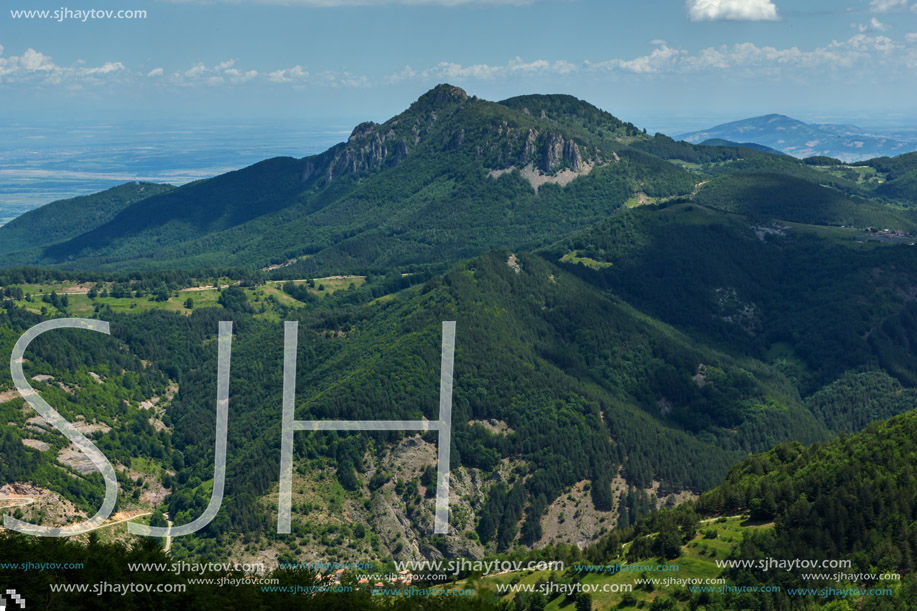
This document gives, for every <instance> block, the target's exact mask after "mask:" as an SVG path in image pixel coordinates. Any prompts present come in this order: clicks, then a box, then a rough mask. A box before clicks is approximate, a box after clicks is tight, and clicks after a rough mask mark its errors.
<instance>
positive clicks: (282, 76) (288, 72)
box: [267, 66, 309, 83]
mask: <svg viewBox="0 0 917 611" xmlns="http://www.w3.org/2000/svg"><path fill="white" fill-rule="evenodd" d="M308 76H309V73H308V72H306V71H305V70H303V68H302V66H293V67H292V68H286V69H285V70H275V71H274V72H271V73H270V74H268V75H267V80H269V81H271V82H272V83H289V82H292V81H302V80H305V79H306V78H308Z"/></svg>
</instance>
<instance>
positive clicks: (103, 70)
mask: <svg viewBox="0 0 917 611" xmlns="http://www.w3.org/2000/svg"><path fill="white" fill-rule="evenodd" d="M122 70H124V64H122V63H121V62H105V64H103V65H102V66H99V67H98V68H83V69H82V70H81V71H80V72H81V74H86V75H91V74H111V73H112V72H120V71H122Z"/></svg>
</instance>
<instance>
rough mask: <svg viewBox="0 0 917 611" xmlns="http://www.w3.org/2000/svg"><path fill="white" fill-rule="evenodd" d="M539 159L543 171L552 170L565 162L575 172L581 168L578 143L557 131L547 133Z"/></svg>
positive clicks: (581, 160) (581, 157)
mask: <svg viewBox="0 0 917 611" xmlns="http://www.w3.org/2000/svg"><path fill="white" fill-rule="evenodd" d="M541 159H542V161H541V169H542V171H544V172H553V171H554V170H556V169H557V168H559V167H561V166H562V165H565V164H566V165H567V166H569V167H570V169H572V170H573V171H575V172H580V171H582V169H583V156H582V153H580V149H579V145H577V144H576V142H574V141H573V140H570V139H567V138H564V137H563V136H562V135H561V134H557V133H552V134H548V135H547V137H546V141H545V143H544V145H543V153H542V158H541Z"/></svg>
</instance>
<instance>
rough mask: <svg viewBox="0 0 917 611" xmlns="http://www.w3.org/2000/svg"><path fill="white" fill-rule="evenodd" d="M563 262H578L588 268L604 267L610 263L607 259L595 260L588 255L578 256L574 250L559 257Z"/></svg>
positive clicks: (609, 265)
mask: <svg viewBox="0 0 917 611" xmlns="http://www.w3.org/2000/svg"><path fill="white" fill-rule="evenodd" d="M560 260H561V262H563V263H573V264H576V263H579V264H580V265H585V266H586V267H588V268H590V269H604V268H606V267H611V265H612V264H611V263H608V262H607V261H596V260H595V259H592V258H590V257H584V256H580V255H579V254H578V253H577V252H576V251H575V250H574V251H573V252H568V253H567V254H565V255H564V256H563V257H561V258H560Z"/></svg>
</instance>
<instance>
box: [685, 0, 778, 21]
mask: <svg viewBox="0 0 917 611" xmlns="http://www.w3.org/2000/svg"><path fill="white" fill-rule="evenodd" d="M686 7H687V9H688V18H690V19H691V21H776V20H777V19H779V16H778V15H777V7H776V6H775V5H774V3H773V2H772V1H771V0H687V3H686Z"/></svg>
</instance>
